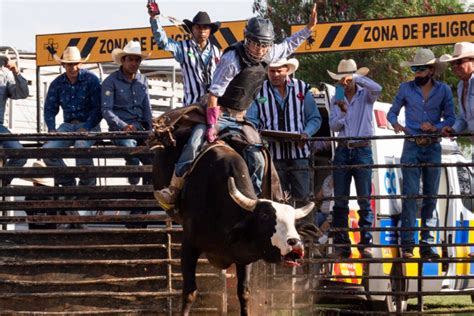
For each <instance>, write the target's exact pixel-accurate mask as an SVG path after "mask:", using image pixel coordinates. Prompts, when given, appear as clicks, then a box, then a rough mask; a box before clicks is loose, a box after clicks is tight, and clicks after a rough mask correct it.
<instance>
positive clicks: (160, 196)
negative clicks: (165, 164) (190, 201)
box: [154, 172, 184, 211]
mask: <svg viewBox="0 0 474 316" xmlns="http://www.w3.org/2000/svg"><path fill="white" fill-rule="evenodd" d="M183 186H184V177H178V176H176V173H174V172H173V178H171V182H170V185H169V187H167V188H164V189H161V190H159V191H155V193H154V195H155V199H157V200H158V203H159V204H160V206H161V207H162V208H163V209H164V210H165V211H167V210H170V209H172V208H174V204H175V202H176V199H177V198H178V195H179V193H180V192H181V189H182V188H183Z"/></svg>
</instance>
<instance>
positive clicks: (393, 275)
mask: <svg viewBox="0 0 474 316" xmlns="http://www.w3.org/2000/svg"><path fill="white" fill-rule="evenodd" d="M146 136H147V135H146V134H145V133H122V132H120V133H97V134H87V133H86V134H82V133H77V134H59V133H58V134H15V135H13V134H11V135H6V134H0V141H2V140H10V139H19V140H22V142H23V143H24V144H25V148H24V149H18V150H12V149H0V159H6V158H20V157H22V158H29V159H41V158H51V157H63V158H77V157H95V158H97V159H104V160H105V161H107V159H122V158H124V157H131V156H150V155H151V153H150V151H149V150H148V148H146V147H136V148H119V147H113V146H110V142H109V141H110V140H111V139H117V138H130V137H134V138H145V137H146ZM77 138H85V139H97V140H99V144H98V145H96V146H95V147H94V148H91V149H75V148H68V149H42V148H40V147H39V145H40V143H41V142H44V141H46V140H50V139H77ZM393 138H404V136H388V137H373V138H372V139H374V140H381V139H393ZM352 139H353V138H352ZM364 139H365V138H364ZM312 140H325V141H327V140H329V141H335V140H337V139H336V138H314V139H312ZM433 166H434V165H432V164H425V165H423V166H422V167H433ZM437 166H438V165H437ZM439 166H440V167H443V168H451V167H453V168H454V167H470V166H472V163H443V164H441V165H439ZM344 167H345V168H364V167H367V166H364V165H358V166H342V167H335V166H327V165H324V166H318V165H316V166H313V167H312V168H313V170H314V171H317V170H319V169H320V170H323V169H324V170H325V171H330V170H332V169H334V168H344ZM371 167H372V168H374V169H383V168H400V167H404V168H415V167H420V166H419V165H413V164H397V163H393V164H376V165H372V166H371ZM150 171H151V166H150V165H144V166H125V165H123V164H122V165H108V164H106V163H104V164H103V165H100V166H97V165H96V166H94V167H68V168H55V167H46V168H31V167H23V168H0V178H7V177H16V178H32V177H54V176H58V175H75V176H80V175H84V174H87V175H89V176H96V177H99V178H101V179H105V180H104V181H103V182H101V183H102V184H107V185H98V186H93V187H86V186H84V187H81V186H77V187H34V186H19V185H13V186H7V187H0V196H1V197H2V203H0V211H1V212H2V213H1V216H0V224H1V225H2V226H3V228H4V230H2V231H0V235H1V236H2V237H1V238H0V265H1V267H2V269H1V272H0V275H1V277H0V283H1V284H2V286H0V310H2V311H4V312H7V313H13V314H22V313H24V314H28V313H33V312H34V313H35V314H38V315H52V314H64V313H67V314H134V313H135V314H139V313H144V314H146V313H151V314H153V313H154V314H167V315H172V314H173V313H176V312H178V311H179V309H180V302H181V298H180V289H181V274H180V270H179V250H180V236H181V227H180V226H176V225H173V224H172V223H171V222H170V221H169V220H168V218H167V216H166V215H165V214H164V213H163V212H162V211H161V210H160V209H159V207H158V205H157V203H156V201H155V200H154V199H153V196H152V192H153V188H152V186H151V185H150V184H144V185H135V186H132V185H128V184H125V182H123V181H122V183H120V181H119V182H117V184H112V185H109V184H108V183H112V182H113V181H108V180H110V179H116V178H120V177H129V176H144V175H147V174H149V173H150ZM113 183H115V182H113ZM451 193H452V192H448V193H447V194H438V195H436V196H435V197H436V198H439V199H447V200H453V199H459V198H472V194H464V193H462V194H451ZM20 197H25V198H26V200H25V199H24V198H20ZM28 197H29V198H33V200H29V199H28ZM46 197H47V198H46ZM423 197H424V196H423V195H416V196H404V195H401V194H393V195H382V194H378V195H372V196H371V199H372V200H379V199H407V198H413V199H419V198H423ZM339 198H340V197H339ZM345 198H347V199H349V200H356V199H360V198H362V197H360V196H348V197H345ZM333 199H334V198H333ZM72 210H80V211H81V212H82V214H81V215H61V214H64V213H65V212H68V211H72ZM24 211H28V212H30V214H33V215H24V213H22V212H24ZM143 212H146V214H145V213H143ZM46 214H47V215H46ZM29 224H53V225H57V229H40V230H33V229H32V230H27V229H26V226H27V225H29ZM71 224H73V225H72V226H71ZM77 224H84V225H85V227H86V228H85V229H67V227H74V225H77ZM68 225H69V226H68ZM82 227H84V226H82ZM146 227H147V228H146ZM132 228H133V229H132ZM471 229H472V228H471V227H464V226H452V227H438V228H436V230H437V231H438V232H451V233H456V232H462V231H466V232H467V234H469V232H470V231H471ZM361 230H362V229H360V228H354V227H353V228H350V229H349V231H350V232H351V233H352V234H354V233H355V234H357V233H358V232H360V231H361ZM370 230H371V231H373V232H374V236H377V237H376V238H375V239H374V241H375V242H374V245H373V247H374V253H375V256H374V258H373V259H362V258H356V257H352V258H348V259H342V260H336V259H330V258H328V257H327V256H326V254H328V253H330V252H331V249H332V248H334V247H338V246H340V245H334V244H332V243H331V242H329V243H326V244H322V245H315V244H314V243H312V242H308V244H307V246H308V251H307V253H308V255H307V258H305V264H304V266H303V267H302V268H291V269H289V268H284V267H281V266H278V265H270V264H266V263H263V262H259V263H257V264H255V265H254V268H253V272H254V273H253V276H252V291H253V300H252V308H253V310H254V311H256V312H257V314H259V315H263V314H278V315H280V314H282V315H286V314H288V315H316V314H321V315H338V314H344V313H346V314H367V315H369V314H390V313H394V314H400V313H402V311H403V313H404V314H422V313H429V310H428V311H427V310H424V309H423V298H424V296H428V295H448V294H449V295H471V296H472V295H474V290H471V288H474V280H473V278H472V274H474V273H471V272H470V270H469V271H467V270H466V271H464V270H463V271H457V270H456V269H458V270H462V269H463V268H462V267H467V266H468V265H470V264H472V261H474V259H473V258H470V257H466V256H458V255H457V254H458V253H463V251H464V252H465V249H466V247H470V246H474V243H473V242H474V239H473V241H472V242H471V241H470V238H468V240H467V241H463V242H459V241H456V240H441V241H440V242H439V243H437V244H435V245H433V246H436V247H439V248H440V249H441V250H442V253H443V256H442V257H441V258H440V259H421V258H413V259H402V258H400V257H399V256H398V248H399V246H398V245H397V243H396V242H395V243H391V244H388V245H387V244H385V243H382V242H380V240H381V238H380V235H381V234H396V233H397V232H399V231H400V228H398V227H396V225H394V226H392V227H374V228H371V229H370ZM413 230H422V229H419V228H413ZM331 231H337V229H332V230H331ZM469 236H470V235H469ZM377 241H378V242H377ZM315 247H318V249H319V250H320V251H321V252H322V253H323V258H313V257H312V253H313V249H314V248H315ZM448 248H449V251H448ZM458 249H459V251H458ZM332 250H333V249H332ZM461 250H462V251H461ZM452 254H455V255H452ZM344 264H347V265H346V266H345V265H344ZM433 264H435V265H436V264H437V265H438V269H439V271H438V272H439V273H438V274H437V275H426V273H423V271H424V269H426V267H427V266H430V265H433ZM454 264H456V265H458V266H452V265H454ZM336 266H339V268H340V269H344V267H345V268H347V267H349V266H350V267H351V269H352V270H351V271H349V272H348V273H346V274H344V273H342V274H335V267H336ZM453 267H454V268H453ZM469 267H470V266H469ZM450 269H454V270H455V271H454V272H453V271H450ZM408 270H411V272H410V273H407V271H408ZM346 272H347V271H346ZM197 277H198V287H199V299H198V301H197V303H196V304H197V305H196V306H194V307H193V312H196V313H202V314H227V313H232V312H233V311H235V310H236V309H237V308H238V307H237V306H238V304H237V299H236V298H235V284H234V283H235V282H236V281H235V275H234V273H233V272H232V271H230V270H229V271H227V272H224V271H221V270H217V269H214V268H212V267H210V266H209V265H208V263H207V260H200V261H199V267H198V275H197ZM347 279H350V280H351V281H350V282H346V281H347ZM446 280H455V282H457V283H456V284H457V285H456V287H457V288H459V289H460V290H458V291H454V290H449V291H448V289H446V288H443V282H446ZM471 282H472V284H471ZM438 285H440V286H439V287H438ZM228 288H230V291H228V290H227V289H228ZM435 289H436V290H435ZM377 297H378V298H383V299H378V300H377V299H373V298H377ZM409 297H415V298H417V299H418V301H417V306H416V310H413V311H408V312H407V311H404V310H405V308H406V302H407V299H408V298H409ZM342 298H351V299H354V298H355V299H359V300H361V301H369V302H371V304H372V305H373V306H372V307H373V308H372V309H362V308H358V307H353V306H352V307H346V308H345V307H335V306H326V305H322V302H325V301H327V300H328V299H329V301H335V300H336V299H342ZM390 307H391V308H390ZM462 312H463V313H469V312H474V307H473V308H472V309H463V310H462ZM450 313H456V311H450Z"/></svg>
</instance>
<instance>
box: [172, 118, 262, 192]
mask: <svg viewBox="0 0 474 316" xmlns="http://www.w3.org/2000/svg"><path fill="white" fill-rule="evenodd" d="M226 128H231V129H234V130H241V129H242V123H241V122H240V121H238V120H236V119H235V118H233V117H231V116H229V115H226V114H223V115H221V116H219V119H218V120H217V130H218V131H222V130H224V129H226ZM206 130H207V126H206V125H205V124H197V125H195V126H194V128H193V130H192V133H191V136H190V137H189V140H188V143H187V144H186V145H185V147H184V148H183V151H182V153H181V156H180V157H179V159H178V161H177V163H176V165H175V170H176V175H177V176H183V175H184V173H185V172H186V171H187V170H188V168H189V167H190V165H191V163H192V162H193V160H194V158H196V156H197V154H198V152H199V149H200V148H201V146H202V144H203V143H204V141H205V139H206ZM244 159H245V162H246V163H247V166H248V168H249V173H250V179H252V183H253V186H254V189H255V193H256V194H257V196H258V195H260V193H261V192H262V179H263V171H264V168H265V160H264V157H263V154H262V152H261V151H260V146H259V145H255V146H247V148H246V149H245V151H244Z"/></svg>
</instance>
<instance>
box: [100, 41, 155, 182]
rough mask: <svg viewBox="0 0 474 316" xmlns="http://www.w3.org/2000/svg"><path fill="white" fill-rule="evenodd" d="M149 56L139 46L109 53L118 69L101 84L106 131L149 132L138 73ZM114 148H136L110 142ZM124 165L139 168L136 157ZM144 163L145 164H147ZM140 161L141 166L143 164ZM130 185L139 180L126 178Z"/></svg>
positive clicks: (129, 142)
mask: <svg viewBox="0 0 474 316" xmlns="http://www.w3.org/2000/svg"><path fill="white" fill-rule="evenodd" d="M149 55H150V54H149V53H145V52H142V50H141V46H140V43H139V42H137V41H131V42H129V43H128V44H127V45H126V46H125V47H124V48H123V49H120V48H116V49H114V50H113V51H112V59H113V61H114V62H115V63H116V64H118V65H120V69H119V70H117V71H115V72H113V73H111V74H110V75H109V76H108V77H107V78H106V79H105V80H104V82H103V83H102V116H103V117H104V119H105V120H106V121H107V124H108V125H109V130H110V131H128V132H133V131H149V130H151V128H152V114H151V106H150V95H149V92H148V80H147V78H146V77H145V76H144V75H142V74H141V73H140V71H139V67H140V64H141V62H142V60H143V59H146V58H147V57H148V56H149ZM114 143H115V144H116V145H117V146H123V147H136V146H137V140H135V139H117V140H114ZM125 161H126V164H127V165H139V164H140V159H139V158H137V157H133V158H126V159H125ZM147 162H148V161H147ZM147 162H144V161H143V160H142V163H147ZM128 181H129V183H130V184H138V182H139V181H140V178H139V177H130V178H129V179H128Z"/></svg>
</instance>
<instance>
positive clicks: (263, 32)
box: [244, 17, 275, 63]
mask: <svg viewBox="0 0 474 316" xmlns="http://www.w3.org/2000/svg"><path fill="white" fill-rule="evenodd" d="M274 40H275V31H274V30H273V24H272V22H271V21H270V20H268V19H264V18H261V17H253V18H251V19H250V20H248V21H247V26H246V27H245V42H244V44H245V52H246V53H247V56H248V57H249V58H250V59H251V60H252V61H253V62H257V63H258V62H261V61H262V59H263V57H264V56H265V54H263V55H262V54H259V53H258V52H256V51H255V50H252V49H251V48H249V46H250V45H253V46H254V47H258V48H261V47H263V48H265V47H270V46H272V45H273V41H274ZM265 53H266V52H265Z"/></svg>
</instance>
